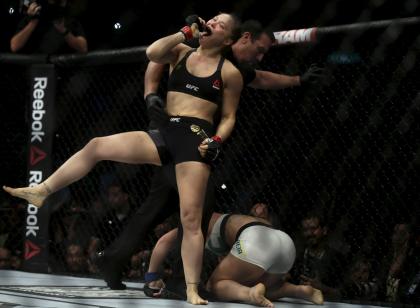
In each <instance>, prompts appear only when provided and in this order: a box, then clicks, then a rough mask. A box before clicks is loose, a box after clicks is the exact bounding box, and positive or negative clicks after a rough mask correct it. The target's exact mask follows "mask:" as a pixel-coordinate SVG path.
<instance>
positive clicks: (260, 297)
mask: <svg viewBox="0 0 420 308" xmlns="http://www.w3.org/2000/svg"><path fill="white" fill-rule="evenodd" d="M249 303H251V304H253V305H256V306H260V307H269V308H273V307H274V304H273V303H272V302H270V301H269V300H268V299H267V298H266V297H265V285H263V284H262V283H259V284H256V285H255V286H253V287H252V288H251V289H250V290H249Z"/></svg>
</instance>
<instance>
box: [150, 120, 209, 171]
mask: <svg viewBox="0 0 420 308" xmlns="http://www.w3.org/2000/svg"><path fill="white" fill-rule="evenodd" d="M199 130H203V131H204V132H205V134H206V135H207V136H208V137H209V138H211V137H212V136H213V135H214V127H213V124H211V123H210V122H207V121H206V120H202V119H198V118H193V117H170V118H169V122H168V124H167V125H166V126H163V127H159V128H158V129H152V130H149V131H148V132H147V133H148V134H149V136H150V137H151V138H152V140H153V142H154V143H155V145H156V147H157V149H158V152H159V157H160V161H161V162H162V165H166V164H167V163H174V164H175V165H176V164H179V163H182V162H185V161H199V162H203V163H207V164H209V162H208V161H206V160H205V159H204V158H203V157H201V155H200V152H199V151H198V146H199V145H200V143H201V142H202V141H203V139H204V136H203V134H201V135H200V134H198V133H197V132H198V131H199Z"/></svg>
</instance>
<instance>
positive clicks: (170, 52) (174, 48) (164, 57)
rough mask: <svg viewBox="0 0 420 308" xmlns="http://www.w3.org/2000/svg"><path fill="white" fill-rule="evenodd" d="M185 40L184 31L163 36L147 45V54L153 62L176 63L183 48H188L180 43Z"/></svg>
mask: <svg viewBox="0 0 420 308" xmlns="http://www.w3.org/2000/svg"><path fill="white" fill-rule="evenodd" d="M184 40H185V36H184V34H183V33H182V32H177V33H175V34H171V35H168V36H165V37H162V38H161V39H158V40H157V41H155V42H153V43H152V45H150V46H149V47H147V49H146V55H147V57H148V58H149V60H150V61H153V62H157V63H161V64H166V63H170V64H174V63H176V61H177V59H178V56H179V53H180V51H181V50H182V49H183V48H188V47H187V46H185V45H184V46H181V45H180V44H181V43H183V42H184Z"/></svg>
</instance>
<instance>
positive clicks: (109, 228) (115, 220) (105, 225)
mask: <svg viewBox="0 0 420 308" xmlns="http://www.w3.org/2000/svg"><path fill="white" fill-rule="evenodd" d="M104 203H105V206H106V207H107V212H106V214H105V215H104V216H103V217H102V219H100V221H99V222H98V230H97V234H96V237H97V238H99V239H101V244H102V247H106V246H108V245H109V244H110V243H111V242H112V241H113V240H114V239H115V238H116V237H117V236H118V235H119V233H120V232H121V230H122V228H123V226H124V225H125V224H126V222H127V220H128V219H129V218H130V217H131V215H132V214H133V210H134V206H133V204H132V202H131V199H130V196H129V194H128V193H127V192H126V191H125V189H124V188H123V186H122V185H121V184H119V183H112V184H110V185H109V186H108V187H107V189H106V192H105V200H104Z"/></svg>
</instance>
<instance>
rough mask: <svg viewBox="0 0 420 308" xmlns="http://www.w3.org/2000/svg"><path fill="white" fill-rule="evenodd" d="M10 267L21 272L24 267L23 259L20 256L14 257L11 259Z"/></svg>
mask: <svg viewBox="0 0 420 308" xmlns="http://www.w3.org/2000/svg"><path fill="white" fill-rule="evenodd" d="M10 266H11V268H12V269H14V270H19V269H21V267H22V258H21V257H19V256H12V257H11V258H10Z"/></svg>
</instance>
